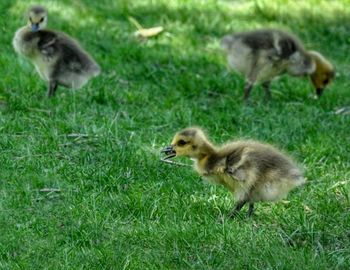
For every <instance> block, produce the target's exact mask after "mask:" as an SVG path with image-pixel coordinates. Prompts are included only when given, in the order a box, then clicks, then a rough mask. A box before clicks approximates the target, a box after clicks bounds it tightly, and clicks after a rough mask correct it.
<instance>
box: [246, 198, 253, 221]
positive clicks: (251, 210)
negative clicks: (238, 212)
mask: <svg viewBox="0 0 350 270" xmlns="http://www.w3.org/2000/svg"><path fill="white" fill-rule="evenodd" d="M253 213H254V203H252V202H250V203H249V209H248V214H247V217H249V218H250V217H251V216H252V215H253Z"/></svg>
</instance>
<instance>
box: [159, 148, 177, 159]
mask: <svg viewBox="0 0 350 270" xmlns="http://www.w3.org/2000/svg"><path fill="white" fill-rule="evenodd" d="M161 152H162V153H165V154H166V155H167V156H166V157H164V158H163V159H164V160H166V159H169V158H173V157H175V156H176V152H175V150H174V147H173V146H172V145H170V146H167V147H165V148H164V149H163V150H162V151H161Z"/></svg>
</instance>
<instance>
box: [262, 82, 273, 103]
mask: <svg viewBox="0 0 350 270" xmlns="http://www.w3.org/2000/svg"><path fill="white" fill-rule="evenodd" d="M270 84H271V82H270V81H268V82H264V83H263V84H262V88H263V89H264V91H265V101H269V100H270V99H271V92H270Z"/></svg>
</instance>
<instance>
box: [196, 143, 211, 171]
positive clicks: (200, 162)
mask: <svg viewBox="0 0 350 270" xmlns="http://www.w3.org/2000/svg"><path fill="white" fill-rule="evenodd" d="M216 156H217V150H216V148H215V146H214V145H213V144H212V143H210V142H209V141H208V142H205V143H204V144H203V145H201V146H200V149H199V153H198V154H197V155H196V156H195V157H193V158H194V159H195V161H196V164H197V166H198V168H199V169H200V170H206V167H207V163H208V161H209V160H211V159H212V158H214V159H215V157H216Z"/></svg>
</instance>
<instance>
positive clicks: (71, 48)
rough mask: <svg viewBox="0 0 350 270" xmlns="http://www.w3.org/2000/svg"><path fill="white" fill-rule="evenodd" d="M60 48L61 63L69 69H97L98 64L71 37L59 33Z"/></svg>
mask: <svg viewBox="0 0 350 270" xmlns="http://www.w3.org/2000/svg"><path fill="white" fill-rule="evenodd" d="M60 34H61V36H60V48H61V54H62V59H61V61H62V63H63V64H64V65H65V66H66V67H67V68H68V69H70V70H71V71H74V72H81V71H83V70H84V71H97V70H99V66H98V64H97V63H96V62H95V61H94V60H93V58H92V57H91V56H90V55H89V54H88V53H87V52H86V51H85V50H84V49H83V48H82V47H81V46H80V45H79V43H78V42H77V41H75V40H74V39H72V38H71V37H69V36H67V35H65V34H63V33H60Z"/></svg>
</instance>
